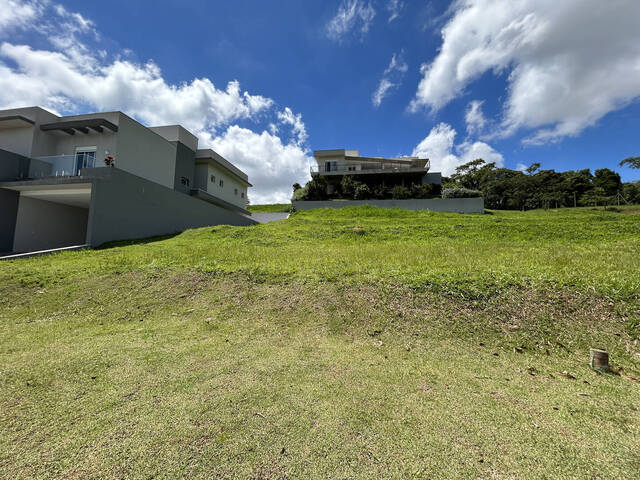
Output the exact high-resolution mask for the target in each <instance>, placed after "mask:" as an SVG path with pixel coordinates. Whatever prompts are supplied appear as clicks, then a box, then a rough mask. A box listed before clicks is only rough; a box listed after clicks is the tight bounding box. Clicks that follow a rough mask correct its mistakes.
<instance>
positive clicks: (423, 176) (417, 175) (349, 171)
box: [311, 149, 442, 194]
mask: <svg viewBox="0 0 640 480" xmlns="http://www.w3.org/2000/svg"><path fill="white" fill-rule="evenodd" d="M313 156H314V157H315V159H316V162H317V166H316V167H312V168H311V175H312V176H314V175H320V176H323V177H325V179H326V180H327V184H328V187H327V193H328V194H331V193H333V191H334V190H335V187H336V186H337V185H338V184H340V182H341V181H342V178H343V177H344V176H345V175H349V176H352V177H353V179H354V180H358V181H361V182H363V183H367V184H375V185H386V186H388V187H393V186H395V185H406V186H409V185H411V184H418V185H425V184H435V185H440V184H441V183H442V175H441V174H440V173H439V172H436V173H430V172H429V167H430V165H429V160H428V159H424V158H418V157H399V158H383V157H361V156H360V154H359V153H358V151H357V150H344V149H341V150H315V151H314V152H313Z"/></svg>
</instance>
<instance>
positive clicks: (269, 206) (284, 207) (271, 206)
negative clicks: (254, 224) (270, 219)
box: [247, 203, 291, 213]
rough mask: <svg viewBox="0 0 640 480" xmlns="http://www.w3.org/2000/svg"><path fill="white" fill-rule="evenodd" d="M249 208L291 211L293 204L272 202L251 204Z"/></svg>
mask: <svg viewBox="0 0 640 480" xmlns="http://www.w3.org/2000/svg"><path fill="white" fill-rule="evenodd" d="M247 209H248V210H249V211H250V212H277V213H279V212H289V211H290V210H291V204H290V203H272V204H267V205H249V206H248V207H247Z"/></svg>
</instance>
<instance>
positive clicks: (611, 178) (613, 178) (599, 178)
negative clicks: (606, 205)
mask: <svg viewBox="0 0 640 480" xmlns="http://www.w3.org/2000/svg"><path fill="white" fill-rule="evenodd" d="M593 186H594V188H601V189H602V196H605V197H612V196H614V195H615V194H616V193H618V191H619V190H620V188H621V187H622V181H621V180H620V175H618V174H617V173H616V172H614V171H613V170H609V169H608V168H600V169H598V170H596V171H595V176H594V178H593Z"/></svg>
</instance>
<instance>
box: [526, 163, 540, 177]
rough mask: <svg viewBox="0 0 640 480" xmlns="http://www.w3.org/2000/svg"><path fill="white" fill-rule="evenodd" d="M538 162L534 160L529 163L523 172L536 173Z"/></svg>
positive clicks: (538, 167)
mask: <svg viewBox="0 0 640 480" xmlns="http://www.w3.org/2000/svg"><path fill="white" fill-rule="evenodd" d="M540 166H541V164H540V162H534V163H532V164H531V165H529V168H527V169H526V170H525V172H527V173H528V174H529V175H533V174H534V173H536V170H539V169H540Z"/></svg>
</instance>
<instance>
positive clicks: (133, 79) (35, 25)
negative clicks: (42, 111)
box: [0, 0, 309, 202]
mask: <svg viewBox="0 0 640 480" xmlns="http://www.w3.org/2000/svg"><path fill="white" fill-rule="evenodd" d="M3 1H4V2H6V1H7V0H0V2H3ZM44 4H45V3H43V5H44ZM46 6H47V8H49V10H48V11H46V12H44V13H43V11H42V10H34V11H35V12H36V13H35V14H34V16H31V17H28V18H29V20H28V21H29V22H31V24H30V25H31V26H30V27H28V26H26V24H20V25H21V28H31V29H32V30H33V31H34V32H36V33H39V34H40V35H42V36H44V37H45V38H46V39H48V40H49V41H50V42H51V46H52V48H51V49H50V50H44V49H34V48H32V47H31V46H29V45H18V44H14V43H9V42H7V41H5V42H3V43H0V108H11V107H21V106H28V105H40V106H43V107H45V108H48V109H50V110H52V111H61V112H65V113H72V112H79V111H86V110H98V111H104V110H122V111H124V112H126V113H127V114H129V115H132V116H133V117H135V118H136V119H138V120H139V121H141V122H143V123H145V124H147V125H167V124H176V123H179V124H181V125H183V126H184V127H185V128H187V129H189V130H191V131H192V132H193V133H194V134H196V135H197V136H198V138H199V139H200V141H201V143H200V146H201V148H205V147H208V146H213V148H214V149H216V150H217V148H216V146H218V147H219V148H220V149H221V151H220V152H219V153H220V154H222V155H223V156H226V157H227V158H228V159H229V160H230V161H231V162H234V163H235V162H238V166H239V167H240V168H243V167H246V170H245V171H246V172H247V173H248V174H249V180H250V181H251V182H252V183H253V184H254V185H255V188H254V189H251V190H250V195H251V197H252V198H253V199H254V202H255V200H256V199H259V200H260V201H275V200H283V199H285V198H289V197H290V193H291V192H290V189H291V184H292V183H293V182H296V181H297V182H301V181H304V179H306V178H308V176H309V171H308V160H309V159H308V158H307V157H308V149H307V147H306V145H305V143H306V140H307V131H306V127H305V124H304V122H303V120H302V115H301V114H299V113H298V114H296V113H294V112H293V111H292V110H291V109H290V108H289V107H285V108H284V109H283V110H282V111H275V109H274V107H275V102H274V101H273V100H272V99H271V98H268V97H265V96H262V95H254V94H250V93H249V92H246V91H242V89H241V88H240V84H239V82H238V81H231V82H229V83H228V84H227V85H226V86H225V87H224V88H218V87H216V85H214V83H213V82H212V81H211V80H210V79H209V78H195V79H192V80H191V81H189V82H184V83H181V84H171V83H168V82H167V81H166V80H165V78H164V77H163V75H162V71H161V69H160V68H159V67H158V65H156V64H155V63H154V62H153V61H149V62H147V63H145V64H139V63H135V62H132V61H127V60H122V59H121V58H116V59H115V60H112V61H110V60H109V59H108V58H109V55H108V54H105V53H104V52H100V51H97V50H96V49H93V48H89V47H87V46H86V45H85V44H84V43H83V42H82V41H81V37H82V36H83V35H88V36H90V37H91V38H94V39H95V38H96V35H97V33H96V32H95V29H94V26H93V23H92V22H91V21H90V20H87V19H84V18H83V17H81V16H79V15H78V14H75V13H73V12H69V11H67V10H66V9H64V8H63V7H60V6H57V5H55V4H51V3H49V2H46ZM21 18H27V17H25V16H24V15H23V16H22V17H21ZM11 21H12V22H13V23H12V25H18V23H16V22H19V21H21V20H15V19H14V20H11ZM56 22H57V23H56ZM69 25H71V26H69ZM73 25H75V27H74V26H73ZM62 26H66V27H65V28H67V27H68V28H67V30H65V32H66V33H65V35H66V36H52V35H51V32H54V31H55V30H56V28H57V29H59V30H62ZM71 40H73V41H71ZM237 121H250V122H254V123H261V122H263V121H264V122H265V123H268V122H270V123H271V124H272V125H273V127H267V128H271V133H268V132H266V131H263V132H262V133H261V134H258V133H255V132H253V131H251V130H249V129H246V128H241V127H240V126H238V125H234V122H237ZM277 123H279V124H282V125H288V126H290V127H291V128H290V130H291V135H290V137H291V138H290V139H288V140H283V139H282V138H280V137H278V136H276V133H278V127H277ZM219 132H222V134H221V135H220V136H217V135H218V134H219ZM234 142H237V143H238V144H234ZM242 142H245V143H244V144H242ZM260 149H263V150H262V151H261V150H260Z"/></svg>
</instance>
